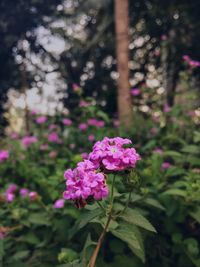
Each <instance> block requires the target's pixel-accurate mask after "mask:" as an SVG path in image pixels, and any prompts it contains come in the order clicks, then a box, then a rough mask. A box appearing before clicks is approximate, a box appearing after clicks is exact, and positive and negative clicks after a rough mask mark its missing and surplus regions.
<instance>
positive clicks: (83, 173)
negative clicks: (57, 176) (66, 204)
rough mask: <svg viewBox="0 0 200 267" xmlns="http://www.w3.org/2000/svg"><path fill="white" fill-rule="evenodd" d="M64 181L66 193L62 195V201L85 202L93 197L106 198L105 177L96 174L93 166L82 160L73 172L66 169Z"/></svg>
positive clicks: (89, 162) (97, 198) (107, 191)
mask: <svg viewBox="0 0 200 267" xmlns="http://www.w3.org/2000/svg"><path fill="white" fill-rule="evenodd" d="M64 177H65V179H66V186H67V188H66V191H65V192H64V193H63V197H64V199H71V200H74V201H75V200H81V199H83V200H87V199H88V198H89V197H93V198H94V199H96V200H101V199H103V198H106V197H107V196H108V193H109V190H108V187H107V185H106V182H105V175H104V174H103V173H101V172H99V173H98V172H97V171H96V169H95V165H94V164H93V163H92V162H91V161H89V160H84V161H83V162H79V163H78V166H77V168H75V169H74V170H71V169H68V170H67V171H66V172H65V173H64Z"/></svg>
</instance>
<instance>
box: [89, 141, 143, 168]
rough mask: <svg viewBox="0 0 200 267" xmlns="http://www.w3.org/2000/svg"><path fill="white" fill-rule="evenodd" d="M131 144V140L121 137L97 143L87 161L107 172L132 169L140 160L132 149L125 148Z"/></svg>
mask: <svg viewBox="0 0 200 267" xmlns="http://www.w3.org/2000/svg"><path fill="white" fill-rule="evenodd" d="M130 144H132V142H131V140H129V139H126V138H125V139H124V138H121V137H115V138H108V137H105V138H104V139H103V140H102V141H98V142H96V143H95V144H94V146H93V151H92V152H91V153H90V154H89V160H90V161H92V162H93V163H94V164H95V166H96V167H97V168H99V167H101V168H103V169H105V170H109V171H122V170H126V169H130V168H134V167H135V165H136V162H137V161H138V160H140V156H139V154H137V152H136V150H135V149H134V148H126V147H125V146H126V145H130Z"/></svg>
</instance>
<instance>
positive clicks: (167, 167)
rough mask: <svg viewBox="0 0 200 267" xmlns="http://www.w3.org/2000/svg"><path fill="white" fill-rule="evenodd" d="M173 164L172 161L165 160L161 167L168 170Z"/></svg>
mask: <svg viewBox="0 0 200 267" xmlns="http://www.w3.org/2000/svg"><path fill="white" fill-rule="evenodd" d="M171 166H172V164H171V163H169V162H163V163H162V165H161V169H162V170H167V169H169V168H170V167H171Z"/></svg>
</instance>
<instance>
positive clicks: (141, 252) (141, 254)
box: [129, 226, 145, 263]
mask: <svg viewBox="0 0 200 267" xmlns="http://www.w3.org/2000/svg"><path fill="white" fill-rule="evenodd" d="M133 227H134V232H135V235H136V237H137V239H138V241H139V243H140V247H141V249H136V248H134V247H132V246H130V245H129V248H130V249H131V250H132V252H133V253H134V254H135V255H136V256H138V258H140V259H141V260H142V262H143V263H144V262H145V251H144V244H143V239H142V235H141V233H140V231H139V229H138V228H137V226H133Z"/></svg>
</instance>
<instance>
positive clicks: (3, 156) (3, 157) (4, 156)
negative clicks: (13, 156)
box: [0, 150, 9, 162]
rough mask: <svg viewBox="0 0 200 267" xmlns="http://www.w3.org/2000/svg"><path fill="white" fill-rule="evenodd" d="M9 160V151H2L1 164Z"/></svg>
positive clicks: (0, 152) (0, 154)
mask: <svg viewBox="0 0 200 267" xmlns="http://www.w3.org/2000/svg"><path fill="white" fill-rule="evenodd" d="M8 158H9V152H8V150H0V162H3V161H5V160H7V159H8Z"/></svg>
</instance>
